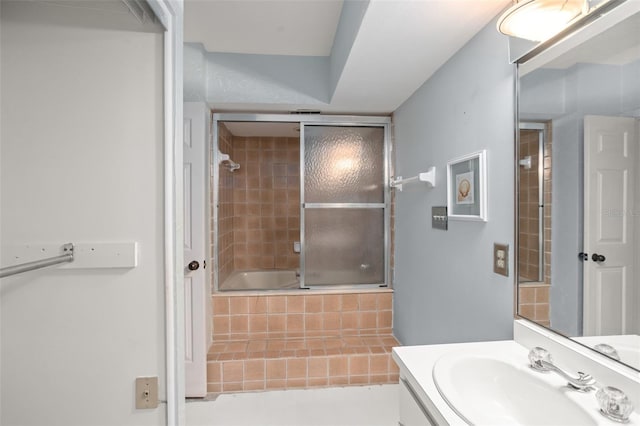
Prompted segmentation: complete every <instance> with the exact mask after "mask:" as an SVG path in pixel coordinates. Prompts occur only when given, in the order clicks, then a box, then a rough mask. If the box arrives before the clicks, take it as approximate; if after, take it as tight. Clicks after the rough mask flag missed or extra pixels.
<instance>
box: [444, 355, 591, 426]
mask: <svg viewBox="0 0 640 426" xmlns="http://www.w3.org/2000/svg"><path fill="white" fill-rule="evenodd" d="M536 375H540V376H541V377H537V376H536ZM433 379H434V382H435V384H436V386H437V388H438V391H439V392H440V394H441V395H442V397H443V398H444V400H445V401H446V402H447V404H449V406H450V407H451V408H452V409H453V410H454V411H455V412H456V413H457V414H458V415H459V416H460V417H462V418H463V419H464V420H465V421H467V422H468V423H470V424H474V425H515V424H519V425H583V426H584V425H595V424H597V421H596V420H595V419H594V418H593V417H592V416H590V415H589V414H588V413H587V412H586V411H585V410H584V409H583V408H582V407H581V406H580V405H578V404H577V403H576V402H574V401H572V400H571V399H570V398H569V397H568V396H567V393H568V392H575V391H573V390H569V389H568V388H566V387H565V386H564V382H563V381H562V380H561V379H559V378H558V379H556V378H555V377H553V376H552V375H550V374H542V373H538V372H535V371H532V370H531V369H530V368H529V367H528V366H527V364H526V359H525V360H511V359H509V358H508V357H504V358H503V359H497V358H496V357H493V356H491V357H489V356H481V355H465V354H449V355H445V356H443V357H442V358H440V359H439V360H438V361H437V362H436V363H435V365H434V367H433ZM593 403H594V408H595V407H596V401H595V398H594V400H593Z"/></svg>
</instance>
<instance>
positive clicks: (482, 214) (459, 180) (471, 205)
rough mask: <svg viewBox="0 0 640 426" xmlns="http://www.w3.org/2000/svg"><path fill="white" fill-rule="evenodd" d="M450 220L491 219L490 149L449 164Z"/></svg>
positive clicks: (448, 196) (448, 202) (457, 159)
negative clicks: (488, 198) (488, 211)
mask: <svg viewBox="0 0 640 426" xmlns="http://www.w3.org/2000/svg"><path fill="white" fill-rule="evenodd" d="M447 211H448V216H449V219H457V220H479V221H483V222H486V221H487V151H486V150H482V151H480V152H475V153H473V154H469V155H465V156H464V157H460V158H456V159H455V160H451V161H449V162H448V163H447Z"/></svg>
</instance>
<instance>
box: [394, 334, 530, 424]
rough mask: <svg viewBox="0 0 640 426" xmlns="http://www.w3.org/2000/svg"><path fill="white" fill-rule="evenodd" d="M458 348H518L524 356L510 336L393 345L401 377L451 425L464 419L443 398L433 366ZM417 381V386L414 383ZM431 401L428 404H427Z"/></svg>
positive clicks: (490, 349) (520, 349) (473, 349)
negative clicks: (469, 341) (438, 343)
mask: <svg viewBox="0 0 640 426" xmlns="http://www.w3.org/2000/svg"><path fill="white" fill-rule="evenodd" d="M460 351H468V352H476V351H478V352H483V353H486V352H487V351H496V352H504V351H508V352H511V351H516V352H521V353H522V357H523V360H525V361H526V359H527V353H528V351H527V349H526V348H525V347H523V346H521V345H519V344H518V343H516V342H515V341H513V340H506V341H498V342H476V343H450V344H441V345H422V346H399V347H395V348H393V359H394V360H395V362H396V363H397V364H398V367H400V377H401V378H403V377H404V378H405V379H406V380H407V381H409V383H410V384H411V385H412V387H413V389H414V390H415V391H416V393H418V396H419V397H420V399H421V400H422V402H423V403H425V405H426V406H427V408H429V409H432V408H434V407H432V406H431V404H433V406H435V408H436V409H437V410H438V412H439V413H440V414H441V415H442V417H443V419H439V420H445V421H446V422H447V423H448V424H450V425H466V423H465V422H464V420H462V418H460V416H458V414H456V412H455V411H453V409H452V408H451V407H450V406H449V405H448V404H447V402H446V401H445V400H444V398H442V396H441V395H440V392H438V389H437V388H436V384H435V382H434V380H433V374H432V371H433V367H434V365H435V363H436V361H438V359H440V358H441V357H442V356H444V355H446V354H449V353H458V352H460ZM416 385H417V386H416ZM430 403H431V404H430Z"/></svg>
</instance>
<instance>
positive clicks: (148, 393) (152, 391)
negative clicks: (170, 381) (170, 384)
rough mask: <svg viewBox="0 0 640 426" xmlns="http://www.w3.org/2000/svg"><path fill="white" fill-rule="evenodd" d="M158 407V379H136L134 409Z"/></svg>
mask: <svg viewBox="0 0 640 426" xmlns="http://www.w3.org/2000/svg"><path fill="white" fill-rule="evenodd" d="M157 406H158V378H157V377H137V378H136V409H138V410H140V409H146V408H156V407H157Z"/></svg>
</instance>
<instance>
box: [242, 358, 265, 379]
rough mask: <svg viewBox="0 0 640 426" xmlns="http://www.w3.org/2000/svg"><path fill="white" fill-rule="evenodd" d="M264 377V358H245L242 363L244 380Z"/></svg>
mask: <svg viewBox="0 0 640 426" xmlns="http://www.w3.org/2000/svg"><path fill="white" fill-rule="evenodd" d="M264 379H265V360H264V359H258V360H246V361H245V363H244V380H245V381H253V380H262V381H264Z"/></svg>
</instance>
